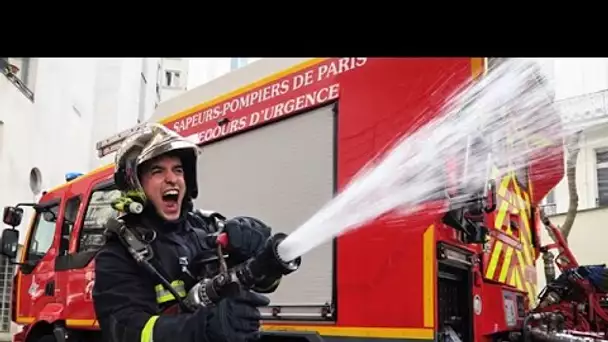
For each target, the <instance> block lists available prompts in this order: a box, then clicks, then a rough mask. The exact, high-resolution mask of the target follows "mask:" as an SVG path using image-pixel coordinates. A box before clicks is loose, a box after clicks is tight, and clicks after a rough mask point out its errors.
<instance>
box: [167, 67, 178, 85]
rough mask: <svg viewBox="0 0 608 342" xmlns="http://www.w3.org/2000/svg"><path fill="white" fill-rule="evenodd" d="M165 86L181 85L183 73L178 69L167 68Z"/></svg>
mask: <svg viewBox="0 0 608 342" xmlns="http://www.w3.org/2000/svg"><path fill="white" fill-rule="evenodd" d="M165 86H166V87H170V88H179V87H181V73H180V72H179V71H177V70H165Z"/></svg>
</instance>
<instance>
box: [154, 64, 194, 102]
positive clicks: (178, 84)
mask: <svg viewBox="0 0 608 342" xmlns="http://www.w3.org/2000/svg"><path fill="white" fill-rule="evenodd" d="M189 65H190V63H189V59H188V58H169V57H164V58H160V59H159V61H158V64H157V70H158V74H157V80H158V82H157V83H156V92H157V99H158V103H160V102H163V101H166V100H170V99H172V98H174V97H175V96H177V95H180V94H182V93H184V92H185V91H187V90H188V71H189Z"/></svg>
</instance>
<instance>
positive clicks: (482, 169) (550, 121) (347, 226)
mask: <svg viewBox="0 0 608 342" xmlns="http://www.w3.org/2000/svg"><path fill="white" fill-rule="evenodd" d="M551 94H552V91H551V88H550V87H549V84H548V82H546V80H545V79H544V78H543V77H542V75H541V73H540V69H539V67H538V65H537V64H536V63H534V62H532V61H530V60H522V59H514V60H507V61H506V62H504V63H502V64H500V65H498V66H497V67H496V68H495V69H493V70H491V72H489V73H488V74H487V75H486V76H484V77H483V78H481V79H480V80H478V81H475V82H471V83H469V84H468V85H467V86H466V87H464V88H463V89H460V91H458V92H456V94H455V95H454V96H452V97H451V98H449V100H448V101H447V103H446V104H445V106H444V107H443V108H442V110H441V112H440V115H438V116H437V117H436V118H435V119H434V120H432V121H431V122H429V123H427V124H425V125H424V126H422V127H420V128H418V129H417V130H415V131H412V132H406V133H405V134H404V135H403V137H401V138H400V139H398V140H397V142H396V143H395V145H394V146H393V147H392V148H391V149H389V150H388V152H387V153H386V154H385V155H383V156H382V158H378V159H377V160H374V161H372V162H370V163H369V164H368V165H366V166H365V167H364V168H363V170H362V171H361V172H360V173H359V174H357V175H356V176H355V177H354V178H353V180H352V181H351V182H350V183H349V184H348V185H347V186H346V188H345V189H344V190H343V191H341V192H340V193H339V194H338V195H337V196H336V197H334V198H333V199H332V200H330V201H329V202H328V203H327V204H326V205H325V206H324V207H323V208H321V209H320V210H319V211H318V212H317V213H316V214H314V215H313V216H312V217H310V218H309V219H308V220H307V221H306V222H304V223H303V224H302V225H300V226H299V227H298V228H297V229H296V230H295V231H293V233H292V234H291V235H289V236H287V235H285V234H283V233H278V234H276V235H274V236H272V237H271V238H270V239H269V240H268V241H267V243H266V246H265V247H264V249H263V251H262V252H261V253H260V254H258V255H257V256H256V257H254V258H251V259H250V260H248V261H246V262H244V263H242V264H240V265H237V266H235V267H234V268H232V269H227V268H226V267H223V268H222V270H221V271H220V272H219V273H218V274H217V275H215V276H213V277H212V278H210V279H203V280H201V281H200V282H199V283H198V284H197V285H195V286H194V288H193V289H192V290H191V291H190V293H189V294H188V296H187V298H186V299H185V301H184V302H185V303H186V304H187V306H189V307H191V308H196V307H199V306H208V305H213V304H214V303H217V301H219V300H221V298H223V297H224V296H226V295H227V293H228V292H229V291H230V289H232V288H234V287H235V286H236V287H241V288H245V289H251V288H253V287H255V286H259V285H260V284H266V285H268V284H270V283H272V282H274V281H276V280H278V279H280V278H281V277H282V276H285V275H288V274H290V273H292V272H294V271H296V270H297V269H298V268H299V266H300V264H301V256H302V255H304V254H306V253H307V252H309V251H310V250H311V249H313V248H315V247H317V246H319V245H321V244H322V243H324V242H327V241H328V240H330V239H331V238H332V237H335V236H337V235H341V234H344V233H346V232H348V231H350V230H353V229H356V228H358V227H360V226H362V225H363V224H365V223H367V222H369V221H371V220H373V219H376V218H378V217H380V216H382V215H384V214H386V213H389V212H393V211H397V212H398V213H400V214H411V213H414V212H416V210H417V207H418V206H419V205H421V204H423V203H425V202H428V201H430V200H432V199H437V198H439V199H443V200H446V201H447V203H449V205H447V206H445V209H442V210H444V214H445V213H447V212H454V211H455V210H459V209H462V211H461V212H460V216H458V217H457V218H456V220H455V222H457V223H458V224H460V225H461V226H462V229H463V231H465V232H468V233H467V234H468V235H469V236H470V239H471V241H473V242H475V241H477V242H479V241H482V240H483V236H482V235H483V230H482V229H481V228H480V227H479V220H478V217H481V218H482V219H483V216H484V215H483V213H484V212H486V213H487V212H489V211H492V210H494V208H495V205H496V198H495V197H493V196H492V195H490V196H485V197H484V196H483V193H487V191H488V190H490V193H491V194H492V193H493V194H494V196H495V190H496V184H495V183H494V180H493V179H492V178H495V177H498V176H501V175H505V174H508V173H510V172H514V171H517V170H520V169H521V168H525V167H528V166H529V165H531V163H533V162H534V161H535V160H537V159H538V158H542V157H546V155H545V154H546V151H548V150H547V149H546V148H547V147H549V148H551V147H559V146H561V145H562V138H563V135H564V130H563V127H562V126H561V118H560V115H559V113H558V111H557V110H556V108H555V107H554V104H553V99H552V96H551ZM448 162H452V163H453V164H454V165H455V168H454V170H455V171H454V172H456V173H457V178H458V179H459V180H460V181H459V182H454V184H451V183H449V182H448V181H447V179H448V178H449V176H450V175H446V173H447V171H446V165H447V164H448ZM490 166H491V167H490ZM490 169H496V172H497V175H495V176H494V177H493V176H491V175H490V174H491V172H490V171H489V170H490ZM452 176H453V175H452ZM433 214H436V213H433ZM476 217H477V218H476ZM454 224H456V223H454ZM216 243H217V244H218V246H221V245H224V244H226V243H227V239H226V237H225V236H224V235H222V234H220V235H219V236H218V237H217V240H216ZM218 248H219V247H218ZM219 255H221V253H218V256H219ZM220 259H221V258H220Z"/></svg>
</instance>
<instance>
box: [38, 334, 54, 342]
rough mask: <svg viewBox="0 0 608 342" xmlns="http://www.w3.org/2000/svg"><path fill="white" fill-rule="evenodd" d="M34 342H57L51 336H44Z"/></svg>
mask: <svg viewBox="0 0 608 342" xmlns="http://www.w3.org/2000/svg"><path fill="white" fill-rule="evenodd" d="M36 342H57V340H55V336H53V335H44V336H42V337H40V338H39V339H38V340H36Z"/></svg>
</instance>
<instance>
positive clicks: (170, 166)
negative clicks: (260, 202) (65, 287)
mask: <svg viewBox="0 0 608 342" xmlns="http://www.w3.org/2000/svg"><path fill="white" fill-rule="evenodd" d="M197 156H198V148H197V146H196V145H195V144H193V143H191V142H189V141H188V140H186V139H184V138H182V137H181V136H179V135H178V134H176V133H174V132H172V131H170V130H169V129H167V128H165V127H163V126H160V125H156V124H152V125H149V126H147V127H146V129H144V130H142V131H141V132H140V133H136V134H134V135H133V136H131V137H130V138H129V139H128V140H126V141H125V142H124V143H123V145H122V146H121V148H120V149H119V151H118V152H117V155H116V163H115V165H116V166H115V167H116V170H115V174H114V180H115V183H116V185H117V186H118V188H119V190H121V191H122V193H123V196H124V197H123V199H124V201H122V204H120V203H121V201H119V202H116V203H117V204H116V206H115V208H118V209H119V211H126V209H125V207H124V204H125V203H131V202H132V201H135V202H136V203H140V204H143V211H142V212H141V213H140V214H133V213H127V214H125V215H123V216H122V217H121V219H123V220H124V222H125V223H126V225H127V226H128V227H130V228H133V229H134V231H136V232H139V233H141V234H140V235H138V236H141V237H142V241H146V242H147V243H149V246H151V247H152V249H153V251H154V258H153V259H152V261H154V263H152V265H157V266H158V267H157V270H158V271H159V273H160V274H161V275H164V276H165V277H166V279H167V280H168V281H170V282H171V285H172V287H173V288H174V289H175V290H176V291H177V292H178V294H179V295H180V296H185V295H186V293H187V292H188V290H189V289H190V287H191V286H193V285H194V284H195V283H196V280H195V278H196V276H195V275H193V274H192V268H191V267H189V266H190V265H191V264H192V262H193V260H195V259H196V258H197V256H200V255H202V254H205V253H208V252H209V249H210V247H209V244H208V243H207V242H206V240H205V236H208V233H209V230H210V229H211V228H210V227H209V221H205V220H203V219H202V218H201V217H200V216H196V215H193V214H192V213H193V210H192V199H194V198H196V196H197V192H198V189H197V182H196V159H197ZM224 231H225V232H226V233H227V235H228V241H230V245H229V246H228V247H227V251H228V252H229V253H230V255H231V258H232V255H234V256H235V257H236V258H240V259H242V260H245V259H247V258H249V257H251V256H253V255H254V254H255V253H256V252H257V251H259V250H261V248H262V246H263V244H264V242H265V241H266V239H267V238H268V237H269V236H270V234H271V231H270V228H269V227H268V226H266V225H265V224H263V223H262V222H261V221H259V220H256V219H253V218H249V217H238V218H234V219H231V220H228V221H226V224H225V230H224ZM95 263H96V264H95V285H94V289H93V299H94V307H95V312H96V315H97V319H98V321H99V325H100V328H101V332H102V335H103V336H104V339H105V340H106V341H112V342H127V341H129V342H131V341H142V342H152V341H154V342H165V341H167V342H168V341H182V342H188V341H192V342H195V341H196V342H200V341H207V342H216V341H217V342H222V341H225V342H228V341H231V342H232V341H234V342H245V341H251V340H255V339H256V338H258V337H259V328H260V312H259V309H258V307H261V306H265V305H268V304H269V300H268V298H267V297H265V296H263V295H261V294H257V293H254V292H250V291H243V290H241V291H240V293H239V294H238V295H236V296H231V297H229V298H225V299H222V300H221V301H220V302H219V303H218V304H217V305H215V306H211V307H209V308H206V307H201V308H198V309H197V310H195V311H194V312H183V310H182V311H181V312H178V313H175V312H174V313H169V312H168V311H170V310H168V309H167V308H168V307H170V306H171V305H173V307H175V305H174V303H175V298H174V297H173V296H172V295H171V294H169V293H168V292H167V290H166V288H164V287H163V286H162V285H160V284H159V280H158V278H157V277H155V276H154V275H153V274H152V273H151V272H147V270H146V269H144V267H142V266H141V265H140V264H138V263H137V262H136V261H135V259H134V258H133V257H132V256H131V254H129V252H128V249H127V248H125V246H124V245H122V244H121V242H120V241H119V240H118V239H116V238H112V237H111V236H110V237H108V239H107V241H106V243H105V245H104V246H103V247H102V249H101V250H100V251H99V253H98V254H97V256H96V259H95ZM276 285H277V284H275V288H276ZM258 292H263V291H258Z"/></svg>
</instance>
